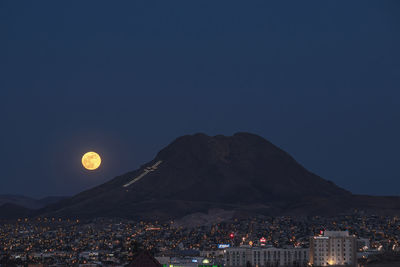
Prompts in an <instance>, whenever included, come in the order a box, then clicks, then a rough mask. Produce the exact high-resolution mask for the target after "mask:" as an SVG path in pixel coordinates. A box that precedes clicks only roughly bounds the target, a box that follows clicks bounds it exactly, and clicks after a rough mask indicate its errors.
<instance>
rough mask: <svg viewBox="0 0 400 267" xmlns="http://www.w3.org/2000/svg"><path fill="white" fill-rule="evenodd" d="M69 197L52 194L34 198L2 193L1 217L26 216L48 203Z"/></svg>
mask: <svg viewBox="0 0 400 267" xmlns="http://www.w3.org/2000/svg"><path fill="white" fill-rule="evenodd" d="M66 198H67V197H60V196H57V197H56V196H52V197H45V198H41V199H34V198H30V197H25V196H20V195H0V219H12V218H20V217H26V216H28V215H30V214H32V213H33V212H34V210H38V209H41V208H44V207H45V206H47V205H50V204H54V203H56V202H57V201H60V200H63V199H66Z"/></svg>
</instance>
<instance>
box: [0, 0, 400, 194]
mask: <svg viewBox="0 0 400 267" xmlns="http://www.w3.org/2000/svg"><path fill="white" fill-rule="evenodd" d="M399 11H400V2H398V1H358V2H356V1H312V2H311V1H309V2H304V1H293V2H288V1H276V2H274V3H270V2H269V1H268V2H267V1H240V2H239V1H238V2H236V1H141V2H136V1H107V2H103V1H47V2H46V1H13V0H9V1H1V2H0V34H1V35H0V118H1V127H0V152H1V153H0V167H1V172H0V179H1V180H0V194H23V195H28V196H33V197H43V196H48V195H72V194H76V193H78V192H80V191H82V190H85V189H88V188H90V187H93V186H95V185H98V184H101V183H103V182H105V181H107V180H109V179H111V178H113V177H115V176H117V175H120V174H123V173H125V172H127V171H131V170H134V169H136V168H138V167H139V166H140V165H141V164H144V163H146V162H147V161H149V160H151V159H152V158H153V157H154V156H155V154H156V153H157V152H158V151H159V150H160V149H161V148H163V147H164V146H166V145H167V144H168V143H170V142H171V141H172V140H174V139H175V138H176V137H178V136H181V135H184V134H192V133H196V132H204V133H207V134H210V135H216V134H224V135H232V134H233V133H235V132H238V131H246V132H252V133H256V134H259V135H261V136H263V137H265V138H267V139H268V140H270V141H271V142H273V143H274V144H276V145H277V146H279V147H281V148H283V149H284V150H286V151H287V152H288V153H290V154H291V155H292V156H294V158H295V159H296V160H298V161H299V162H300V163H301V164H303V165H304V166H305V167H306V168H307V169H309V170H311V171H312V172H314V173H316V174H318V175H320V176H322V177H324V178H326V179H329V180H332V181H334V182H335V183H336V184H338V185H339V186H341V187H344V188H346V189H348V190H350V191H352V192H355V193H362V194H373V195H400V174H399V166H400V157H399V151H400V16H399ZM89 150H94V151H97V152H98V153H99V154H100V155H101V156H102V158H103V164H102V166H101V167H100V169H98V170H96V171H94V172H89V171H85V170H84V169H83V168H82V166H81V163H80V160H81V156H82V154H83V153H84V152H86V151H89Z"/></svg>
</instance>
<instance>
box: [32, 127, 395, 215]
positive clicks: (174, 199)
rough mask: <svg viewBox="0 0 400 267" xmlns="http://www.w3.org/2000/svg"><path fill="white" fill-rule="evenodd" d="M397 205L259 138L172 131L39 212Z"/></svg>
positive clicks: (273, 210) (338, 209)
mask: <svg viewBox="0 0 400 267" xmlns="http://www.w3.org/2000/svg"><path fill="white" fill-rule="evenodd" d="M143 173H144V174H145V175H144V176H141V174H143ZM135 177H137V181H136V182H133V183H131V184H130V185H129V186H127V187H124V185H126V184H127V183H129V182H130V181H132V180H133V179H134V178H135ZM399 204H400V201H399V199H398V198H384V197H370V196H357V195H352V194H351V193H350V192H348V191H346V190H344V189H342V188H340V187H338V186H336V185H335V184H334V183H332V182H330V181H327V180H324V179H322V178H321V177H319V176H317V175H315V174H313V173H311V172H309V171H307V170H306V169H305V168H304V167H303V166H301V165H300V164H299V163H298V162H296V161H295V160H294V159H293V158H292V157H291V156H290V155H289V154H288V153H286V152H285V151H283V150H281V149H280V148H278V147H276V146H275V145H273V144H272V143H270V142H269V141H267V140H265V139H264V138H262V137H260V136H257V135H254V134H250V133H237V134H235V135H233V136H230V137H227V136H222V135H217V136H213V137H212V136H207V135H205V134H195V135H186V136H182V137H179V138H178V139H176V140H175V141H174V142H172V143H171V144H170V145H168V146H167V147H166V148H164V149H162V150H161V151H160V152H159V153H158V154H157V155H156V157H155V158H154V159H153V160H152V161H150V162H149V163H147V164H145V165H143V166H142V167H141V168H139V169H138V170H136V171H133V172H129V173H126V174H124V175H121V176H118V177H116V178H114V179H112V180H110V181H109V182H107V183H104V184H102V185H100V186H97V187H95V188H93V189H90V190H87V191H84V192H82V193H80V194H78V195H75V196H74V197H72V198H69V199H65V200H62V201H60V202H57V203H56V204H52V205H49V206H48V207H46V208H44V209H42V210H40V213H39V214H40V215H42V216H46V215H51V216H62V217H65V216H68V217H81V218H82V217H98V216H108V217H128V218H137V219H139V218H148V219H150V218H159V219H162V218H177V217H182V216H185V215H188V214H192V213H196V212H200V213H207V212H208V211H209V210H211V209H222V210H231V211H235V213H236V214H237V215H240V214H246V215H248V214H274V215H279V214H295V215H310V214H319V215H329V214H338V213H350V212H353V211H354V210H355V209H359V210H365V211H367V212H376V211H377V210H378V211H379V212H391V213H392V212H397V211H399V210H400V205H399Z"/></svg>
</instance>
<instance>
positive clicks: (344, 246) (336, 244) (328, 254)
mask: <svg viewBox="0 0 400 267" xmlns="http://www.w3.org/2000/svg"><path fill="white" fill-rule="evenodd" d="M356 240H357V238H356V237H355V236H350V235H349V232H348V231H325V232H323V234H321V235H319V236H314V237H311V239H310V265H312V266H357V255H356V253H357V244H356Z"/></svg>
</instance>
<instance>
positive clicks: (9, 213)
mask: <svg viewBox="0 0 400 267" xmlns="http://www.w3.org/2000/svg"><path fill="white" fill-rule="evenodd" d="M31 215H32V210H30V209H28V208H25V207H22V206H19V205H16V204H12V203H5V204H2V205H0V219H17V218H24V217H29V216H31Z"/></svg>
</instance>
